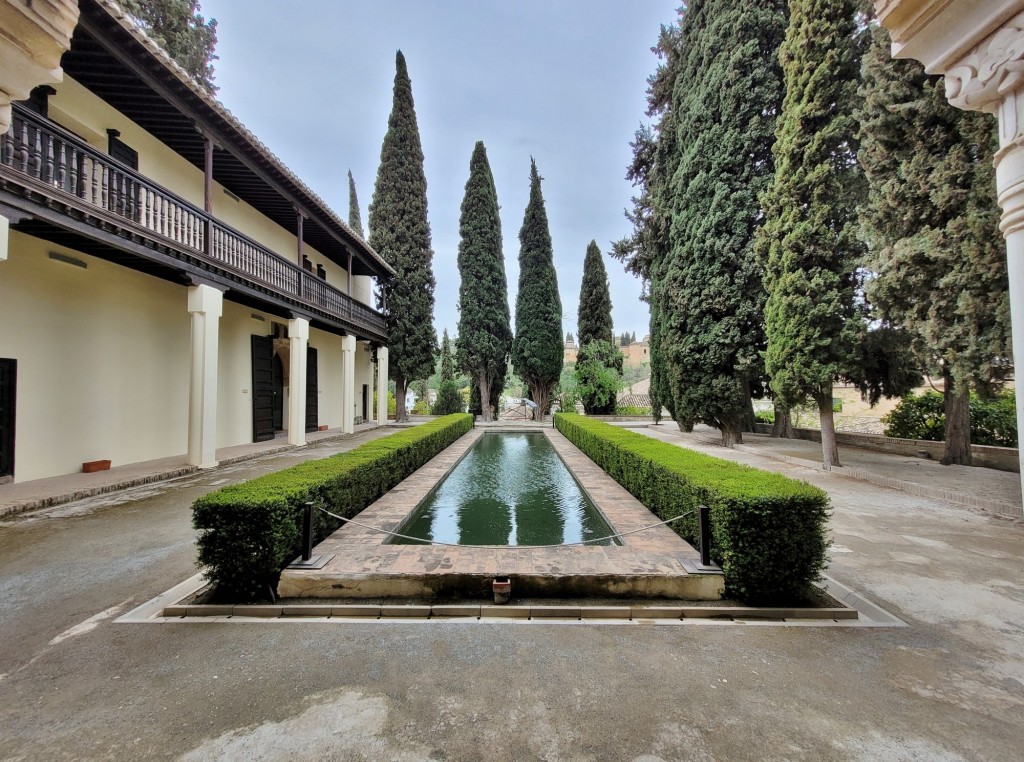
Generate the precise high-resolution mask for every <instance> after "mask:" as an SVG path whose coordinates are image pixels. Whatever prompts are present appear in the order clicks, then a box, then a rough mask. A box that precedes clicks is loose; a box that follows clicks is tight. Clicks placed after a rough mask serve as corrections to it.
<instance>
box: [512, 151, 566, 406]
mask: <svg viewBox="0 0 1024 762" xmlns="http://www.w3.org/2000/svg"><path fill="white" fill-rule="evenodd" d="M540 179H541V178H540V175H539V174H538V173H537V162H535V161H534V160H533V159H532V158H531V159H530V201H529V203H527V205H526V214H525V215H524V217H523V227H522V228H521V229H520V231H519V293H518V294H517V295H516V335H515V339H514V340H513V341H512V363H513V365H514V366H515V369H516V373H517V374H518V375H519V377H520V378H521V379H523V381H524V382H526V385H527V386H528V387H529V389H530V396H531V397H532V398H533V401H534V402H535V403H537V409H536V410H535V411H534V418H535V420H538V421H539V420H542V419H543V418H544V412H545V411H546V410H547V407H548V404H549V402H550V399H551V390H552V389H553V388H554V386H555V384H557V383H558V378H559V376H560V375H561V373H562V356H563V351H564V345H563V344H562V300H561V297H560V296H559V295H558V278H557V276H556V275H555V262H554V252H553V251H552V248H551V233H550V231H549V230H548V215H547V211H545V209H544V196H543V195H541V191H540Z"/></svg>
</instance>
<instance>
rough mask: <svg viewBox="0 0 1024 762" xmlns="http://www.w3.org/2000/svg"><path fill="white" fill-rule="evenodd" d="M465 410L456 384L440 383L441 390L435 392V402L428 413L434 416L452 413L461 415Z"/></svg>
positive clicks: (453, 382)
mask: <svg viewBox="0 0 1024 762" xmlns="http://www.w3.org/2000/svg"><path fill="white" fill-rule="evenodd" d="M465 410H466V408H465V407H464V405H463V402H462V394H461V393H460V392H459V385H458V383H456V382H455V381H442V382H441V388H440V389H439V390H438V392H437V402H435V403H434V407H433V409H432V410H431V411H430V412H431V413H433V414H434V415H451V414H452V413H463V412H465Z"/></svg>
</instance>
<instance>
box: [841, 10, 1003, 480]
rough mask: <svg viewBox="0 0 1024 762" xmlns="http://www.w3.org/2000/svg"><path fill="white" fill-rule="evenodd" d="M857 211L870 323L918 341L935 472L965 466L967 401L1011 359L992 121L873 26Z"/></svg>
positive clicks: (865, 70)
mask: <svg viewBox="0 0 1024 762" xmlns="http://www.w3.org/2000/svg"><path fill="white" fill-rule="evenodd" d="M862 77H863V86H862V92H863V94H864V103H863V107H862V108H861V110H860V112H859V114H858V116H859V121H860V130H861V148H860V154H859V156H860V160H861V163H862V164H863V166H864V171H865V174H866V175H867V179H868V196H867V200H866V201H865V203H864V204H863V205H862V206H861V208H860V216H861V222H862V225H863V231H864V236H865V238H866V239H867V242H868V244H869V251H870V255H869V257H868V260H867V267H868V269H870V270H871V271H872V272H873V278H872V279H871V280H870V281H869V282H868V286H867V294H868V297H869V299H870V301H871V304H872V306H873V307H874V308H875V309H876V310H877V311H878V313H879V315H880V316H881V317H882V318H884V319H886V320H888V321H891V322H892V323H893V324H895V325H897V326H899V327H900V328H902V329H903V330H905V331H909V332H910V333H911V334H912V335H913V336H914V338H915V339H916V341H915V343H916V348H917V352H918V356H919V358H920V360H921V364H922V366H924V367H927V368H929V369H931V370H932V372H935V371H936V370H937V371H938V372H939V373H941V375H942V377H943V379H944V381H945V384H944V391H945V399H946V427H945V452H944V454H943V458H942V462H943V463H945V464H950V463H959V464H970V462H971V446H970V408H969V400H970V391H971V388H972V387H975V388H978V389H980V390H981V391H983V392H985V391H987V390H988V388H989V386H990V384H991V383H992V382H993V381H996V380H999V379H1000V378H1001V377H1002V375H1003V374H1004V373H1005V372H1006V370H1007V368H1006V366H1005V361H1006V358H1008V357H1010V356H1011V353H1012V351H1011V346H1010V306H1009V295H1008V292H1007V289H1008V283H1007V275H1006V254H1005V249H1004V244H1003V239H1002V236H1001V235H1000V233H999V207H998V204H997V201H996V193H995V177H994V174H995V170H994V168H993V163H992V154H993V152H994V150H995V148H996V147H997V140H996V132H995V120H993V119H992V117H991V116H989V115H988V114H982V113H979V112H976V111H961V110H959V109H956V108H953V107H952V106H950V105H949V103H948V101H947V100H946V96H945V92H944V83H943V81H942V78H941V77H933V76H928V75H926V74H925V72H924V68H923V67H922V66H921V64H919V63H918V62H917V61H913V60H902V61H897V60H894V59H893V58H892V56H891V54H890V40H889V34H888V32H886V31H885V29H883V28H882V27H880V26H879V27H878V28H876V29H875V30H874V31H873V33H872V44H871V48H870V50H869V51H868V54H867V55H866V56H865V59H864V63H863V67H862Z"/></svg>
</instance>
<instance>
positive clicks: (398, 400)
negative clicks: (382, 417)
mask: <svg viewBox="0 0 1024 762" xmlns="http://www.w3.org/2000/svg"><path fill="white" fill-rule="evenodd" d="M408 388H409V382H408V381H406V380H405V379H404V378H396V379H395V423H404V422H405V421H407V420H409V414H408V413H407V412H406V410H405V393H406V391H407V390H408Z"/></svg>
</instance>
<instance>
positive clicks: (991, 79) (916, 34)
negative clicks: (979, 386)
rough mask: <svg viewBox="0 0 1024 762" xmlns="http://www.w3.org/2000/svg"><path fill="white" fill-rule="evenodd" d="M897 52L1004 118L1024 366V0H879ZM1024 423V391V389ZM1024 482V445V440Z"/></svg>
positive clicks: (1003, 193) (1012, 270)
mask: <svg viewBox="0 0 1024 762" xmlns="http://www.w3.org/2000/svg"><path fill="white" fill-rule="evenodd" d="M874 3H875V10H876V11H877V13H878V18H879V21H880V22H881V23H882V25H883V26H885V28H886V29H888V30H889V33H890V35H891V36H892V52H893V55H894V56H895V57H897V58H914V59H916V60H918V61H920V62H921V63H923V64H924V66H925V71H927V72H928V73H929V74H943V75H945V78H946V97H947V98H948V99H949V102H950V103H951V104H952V105H954V106H956V107H957V108H961V109H965V110H967V111H986V112H988V113H991V114H995V115H996V116H997V117H998V119H999V151H998V152H997V153H996V156H995V167H996V190H997V191H998V195H999V206H1000V208H1001V209H1002V212H1003V214H1002V221H1001V223H1000V225H999V227H1000V229H1001V230H1002V232H1003V236H1004V237H1005V238H1006V257H1007V273H1008V275H1009V281H1010V318H1011V321H1012V328H1013V364H1014V368H1016V369H1017V374H1018V375H1020V373H1021V371H1022V370H1024V12H1022V11H1024V2H1021V0H985V1H984V2H979V1H978V0H874ZM1017 430H1018V431H1024V394H1021V393H1018V394H1017ZM1020 462H1021V484H1022V487H1024V448H1021V461H1020Z"/></svg>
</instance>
